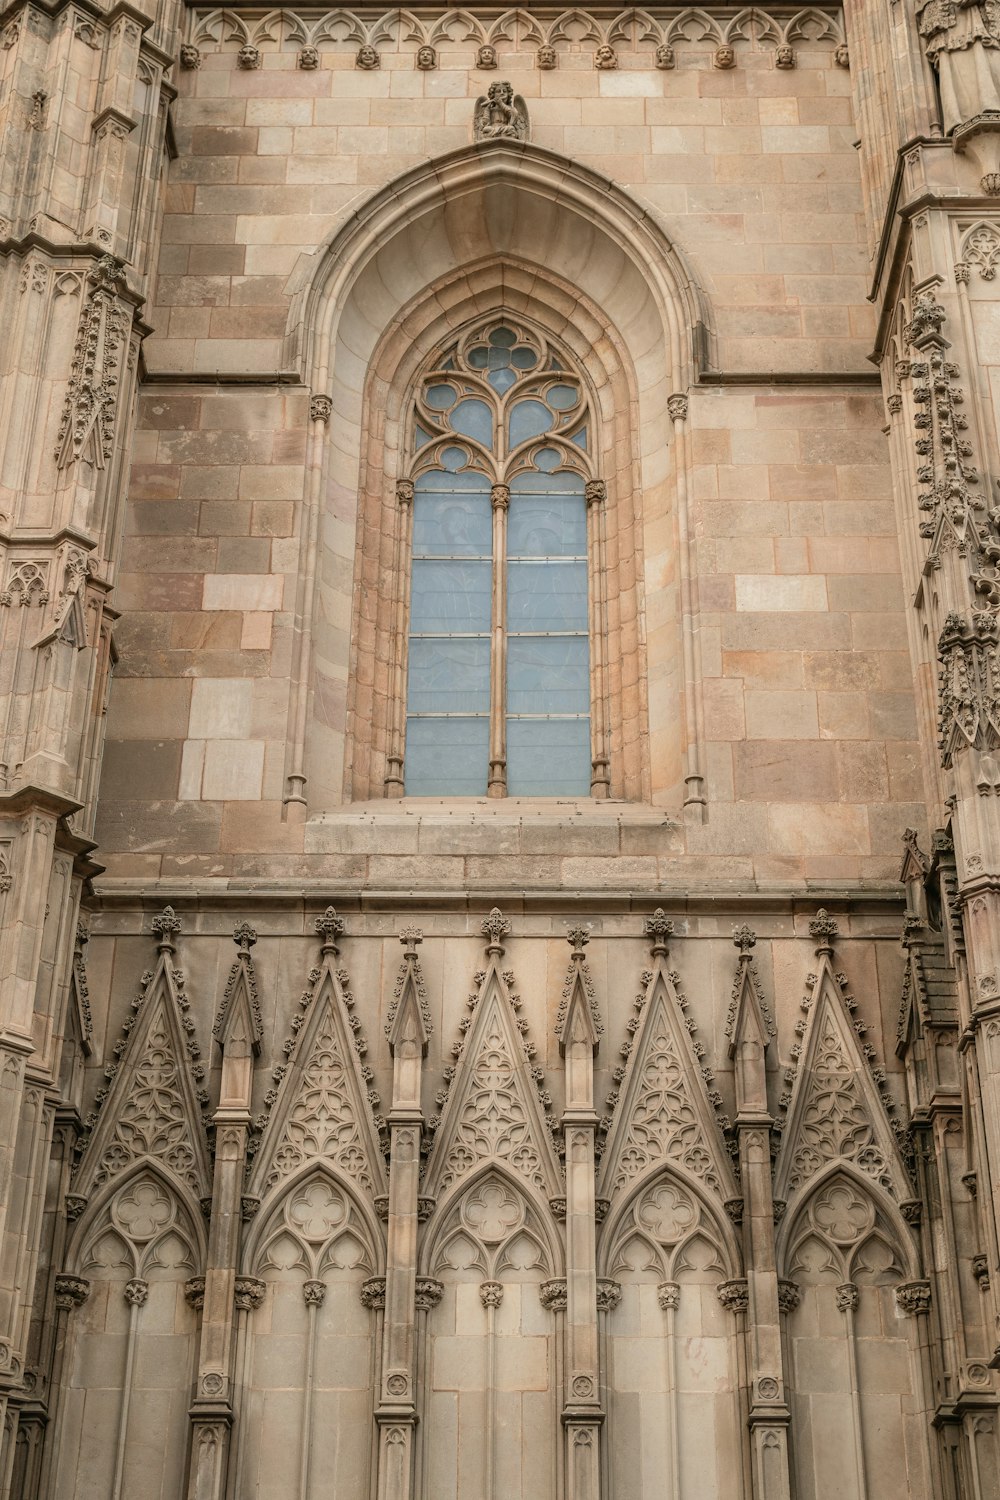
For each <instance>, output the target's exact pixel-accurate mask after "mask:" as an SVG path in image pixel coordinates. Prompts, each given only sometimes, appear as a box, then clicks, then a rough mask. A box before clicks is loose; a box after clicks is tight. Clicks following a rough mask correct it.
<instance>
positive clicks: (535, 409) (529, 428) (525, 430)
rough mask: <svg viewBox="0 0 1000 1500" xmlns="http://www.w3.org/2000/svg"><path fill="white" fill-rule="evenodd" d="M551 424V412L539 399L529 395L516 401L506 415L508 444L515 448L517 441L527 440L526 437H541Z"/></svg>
mask: <svg viewBox="0 0 1000 1500" xmlns="http://www.w3.org/2000/svg"><path fill="white" fill-rule="evenodd" d="M551 426H552V413H551V412H550V411H549V409H548V407H547V406H543V405H542V403H541V401H533V400H532V399H531V398H530V397H528V398H527V399H525V400H524V401H518V403H517V405H516V406H513V407H511V411H510V416H509V417H508V428H509V432H510V446H511V447H512V448H516V447H517V445H518V444H519V443H524V442H527V440H528V438H533V437H541V435H542V433H543V432H548V430H549V428H550V427H551Z"/></svg>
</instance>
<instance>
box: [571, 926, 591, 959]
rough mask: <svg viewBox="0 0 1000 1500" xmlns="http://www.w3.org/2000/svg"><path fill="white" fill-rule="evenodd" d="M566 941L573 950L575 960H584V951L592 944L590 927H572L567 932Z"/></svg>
mask: <svg viewBox="0 0 1000 1500" xmlns="http://www.w3.org/2000/svg"><path fill="white" fill-rule="evenodd" d="M566 941H567V943H569V945H570V947H571V948H572V950H573V957H574V958H583V956H584V953H583V950H584V948H586V946H587V944H588V943H589V942H590V929H589V927H570V928H568V930H567V932H566Z"/></svg>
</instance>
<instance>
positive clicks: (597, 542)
mask: <svg viewBox="0 0 1000 1500" xmlns="http://www.w3.org/2000/svg"><path fill="white" fill-rule="evenodd" d="M594 421H595V416H594V407H593V402H592V400H591V398H590V395H589V393H588V390H587V387H586V385H585V382H584V380H583V378H582V376H581V374H580V373H579V372H578V371H577V370H576V369H575V368H574V366H573V364H572V362H571V360H570V359H569V358H568V356H567V355H566V354H565V353H563V351H561V350H560V349H558V348H557V347H556V346H555V344H554V343H553V342H552V340H551V339H548V338H546V337H544V336H543V335H542V334H540V333H539V332H538V331H536V330H535V329H532V328H530V327H528V326H527V325H526V324H525V323H523V322H522V320H521V319H519V318H495V319H492V320H490V321H489V322H486V323H479V324H476V325H474V326H473V327H471V328H469V329H467V330H466V332H465V333H464V334H463V335H462V336H461V337H460V338H459V339H457V340H456V341H453V342H452V343H450V344H449V345H448V346H447V347H445V348H444V349H439V350H438V351H437V352H436V353H435V354H434V356H432V358H431V359H430V360H429V361H428V363H427V364H426V365H425V367H424V370H423V372H422V374H421V375H420V377H419V380H418V382H417V385H416V390H415V395H414V399H413V403H412V410H411V416H410V427H409V441H408V450H407V451H408V460H409V472H408V474H407V475H406V477H405V478H403V479H401V480H400V482H399V484H398V486H397V494H398V497H399V500H400V502H401V525H400V548H399V563H400V576H401V577H402V578H403V579H405V580H406V583H405V585H404V588H403V590H402V593H401V598H400V612H399V620H398V625H397V632H396V649H397V667H396V684H397V692H396V699H397V702H396V705H395V715H394V719H395V722H394V726H393V734H392V744H391V745H390V753H389V756H388V768H387V777H386V783H387V790H390V791H393V790H395V791H396V792H397V793H398V792H399V791H400V790H402V791H403V792H405V793H406V794H407V795H408V796H482V795H484V794H488V795H490V796H493V797H503V796H551V795H564V796H565V795H578V796H589V795H596V796H606V795H607V791H608V756H607V748H606V745H605V724H604V712H603V697H604V680H603V679H604V672H603V664H604V641H603V618H604V609H603V602H602V598H603V587H604V583H603V568H602V566H601V548H602V525H603V515H602V512H603V505H602V502H603V499H604V485H603V483H602V482H601V480H600V479H599V478H598V476H597V474H596V472H595V468H594V460H593V456H592V455H593V454H594V452H595V451H596V445H595V440H594V439H595V434H594Z"/></svg>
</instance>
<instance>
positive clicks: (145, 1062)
mask: <svg viewBox="0 0 1000 1500" xmlns="http://www.w3.org/2000/svg"><path fill="white" fill-rule="evenodd" d="M168 911H169V908H168ZM157 923H159V924H161V926H160V927H157ZM171 924H173V925H171ZM178 925H179V924H177V919H176V918H175V917H174V916H173V913H172V912H171V913H170V915H169V917H167V915H166V913H165V914H164V916H163V917H161V918H157V919H156V922H154V928H156V929H157V931H158V933H159V934H160V937H161V941H160V944H159V948H160V952H159V957H158V959H157V964H156V967H155V969H154V970H153V971H152V972H151V973H147V974H145V975H143V988H142V990H141V991H140V994H139V996H138V998H137V999H136V1000H135V1001H134V1002H133V1010H134V1012H135V1014H134V1015H133V1016H132V1017H131V1018H130V1019H129V1020H127V1021H126V1022H125V1025H124V1027H123V1028H122V1029H123V1033H124V1035H123V1038H122V1040H121V1041H120V1042H119V1043H118V1044H117V1046H116V1048H115V1052H116V1055H117V1056H118V1061H117V1063H113V1064H111V1066H110V1067H109V1068H108V1069H106V1075H107V1076H108V1077H109V1079H110V1084H109V1087H108V1089H107V1090H106V1091H104V1092H103V1096H102V1095H99V1096H98V1110H97V1112H96V1113H95V1115H94V1116H93V1117H92V1120H91V1124H92V1130H91V1133H90V1135H89V1137H88V1138H87V1141H86V1144H85V1147H84V1150H83V1154H82V1157H81V1160H80V1163H79V1166H78V1168H77V1173H76V1177H75V1180H74V1183H73V1191H74V1193H76V1194H78V1195H80V1196H82V1197H86V1196H88V1195H89V1194H90V1193H91V1192H92V1191H93V1190H94V1189H95V1188H98V1187H103V1186H104V1184H105V1183H107V1182H109V1181H110V1180H111V1179H112V1178H114V1177H117V1176H118V1175H119V1174H120V1173H121V1172H123V1171H125V1170H126V1169H127V1168H129V1167H130V1166H131V1165H132V1164H133V1163H135V1162H138V1161H140V1160H142V1159H144V1158H149V1159H152V1160H153V1161H156V1162H159V1163H160V1164H161V1165H163V1166H166V1167H168V1168H169V1169H170V1170H171V1171H172V1172H173V1173H174V1174H175V1175H176V1176H177V1177H178V1178H179V1179H180V1180H181V1181H182V1182H183V1183H185V1184H186V1186H187V1187H189V1188H190V1189H191V1191H192V1193H194V1195H195V1196H196V1197H202V1196H204V1195H205V1194H206V1193H208V1192H209V1190H210V1185H211V1180H212V1179H211V1170H210V1167H209V1161H208V1150H207V1141H206V1136H205V1128H204V1125H203V1123H202V1117H201V1105H202V1103H203V1102H205V1099H204V1095H203V1093H202V1092H201V1090H200V1088H199V1085H200V1082H201V1077H202V1073H203V1070H202V1068H201V1066H200V1064H198V1063H197V1056H198V1046H197V1043H196V1042H195V1040H194V1035H193V1032H194V1025H193V1022H192V1021H191V1019H190V1017H189V1015H188V1009H189V1006H188V1000H187V997H186V995H185V994H184V977H183V974H182V972H181V970H180V969H179V968H175V967H174V964H173V959H174V949H173V944H172V942H171V941H169V937H170V934H172V933H173V932H175V931H176V930H177V926H178ZM192 1058H193V1059H194V1062H193V1064H192Z"/></svg>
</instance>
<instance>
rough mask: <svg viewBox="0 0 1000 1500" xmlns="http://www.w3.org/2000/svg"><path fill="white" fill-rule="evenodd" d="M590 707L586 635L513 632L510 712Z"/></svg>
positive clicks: (583, 711)
mask: <svg viewBox="0 0 1000 1500" xmlns="http://www.w3.org/2000/svg"><path fill="white" fill-rule="evenodd" d="M464 644H465V643H464V642H463V645H464ZM589 709H590V642H589V641H588V640H587V637H586V636H584V635H513V636H511V638H510V642H509V644H508V647H507V712H508V714H586V713H588V712H589Z"/></svg>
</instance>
